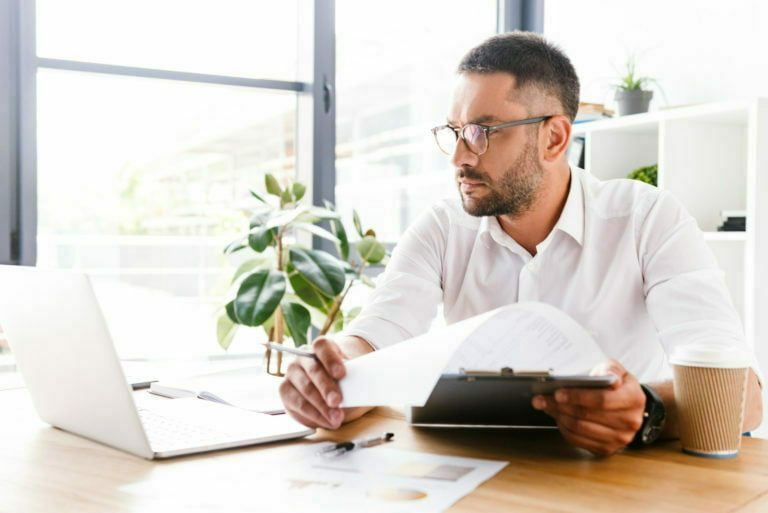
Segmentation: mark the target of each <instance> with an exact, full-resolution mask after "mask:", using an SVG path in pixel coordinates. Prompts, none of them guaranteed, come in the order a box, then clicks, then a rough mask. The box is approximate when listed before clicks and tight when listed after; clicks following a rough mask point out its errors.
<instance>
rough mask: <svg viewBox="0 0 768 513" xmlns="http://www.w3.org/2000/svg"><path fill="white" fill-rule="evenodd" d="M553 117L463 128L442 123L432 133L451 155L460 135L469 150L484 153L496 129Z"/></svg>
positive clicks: (443, 150) (439, 144)
mask: <svg viewBox="0 0 768 513" xmlns="http://www.w3.org/2000/svg"><path fill="white" fill-rule="evenodd" d="M551 117H553V116H542V117H538V118H529V119H523V120H521V121H513V122H511V123H504V124H502V125H496V126H487V125H479V124H477V123H468V124H466V125H464V126H463V127H461V128H454V127H452V126H450V125H440V126H436V127H435V128H433V129H432V134H433V135H434V136H435V142H437V146H438V147H439V148H440V151H442V152H443V153H445V154H446V155H451V154H452V153H453V151H454V150H455V149H456V143H457V142H459V137H461V138H462V139H463V140H464V143H465V144H466V145H467V148H469V151H471V152H472V153H474V154H475V155H482V154H483V153H485V152H486V151H488V145H489V142H488V141H489V139H488V137H489V136H490V135H491V134H492V133H493V132H495V131H496V130H501V129H502V128H509V127H511V126H517V125H530V124H533V123H541V122H542V121H546V120H548V119H549V118H551Z"/></svg>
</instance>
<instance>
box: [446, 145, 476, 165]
mask: <svg viewBox="0 0 768 513" xmlns="http://www.w3.org/2000/svg"><path fill="white" fill-rule="evenodd" d="M478 160H479V157H478V156H477V155H475V154H474V153H472V152H471V151H469V148H467V143H465V142H464V139H462V138H461V137H459V140H458V141H456V147H455V148H454V149H453V155H451V164H453V167H454V168H455V169H461V168H464V167H477V163H478Z"/></svg>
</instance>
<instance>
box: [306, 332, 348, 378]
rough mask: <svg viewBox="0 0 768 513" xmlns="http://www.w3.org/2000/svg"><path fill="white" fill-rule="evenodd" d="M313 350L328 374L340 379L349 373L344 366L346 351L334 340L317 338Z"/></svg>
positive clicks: (313, 343)
mask: <svg viewBox="0 0 768 513" xmlns="http://www.w3.org/2000/svg"><path fill="white" fill-rule="evenodd" d="M312 351H313V352H314V353H315V354H316V355H317V359H318V361H319V363H320V364H321V365H322V366H323V367H324V368H325V370H326V372H327V373H328V375H330V376H332V377H333V378H334V379H336V380H339V379H341V378H343V377H344V376H345V375H346V374H347V371H346V369H345V368H344V353H342V352H341V349H340V348H339V346H338V345H336V343H335V342H333V341H332V340H330V339H327V338H324V337H320V338H318V339H316V340H315V341H314V342H312Z"/></svg>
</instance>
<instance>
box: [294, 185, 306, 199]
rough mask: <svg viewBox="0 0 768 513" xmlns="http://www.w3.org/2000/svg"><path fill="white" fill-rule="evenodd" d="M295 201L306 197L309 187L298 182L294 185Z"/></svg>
mask: <svg viewBox="0 0 768 513" xmlns="http://www.w3.org/2000/svg"><path fill="white" fill-rule="evenodd" d="M292 189H293V201H300V200H301V198H303V197H304V194H305V193H306V192H307V186H306V185H304V184H302V183H299V182H296V183H294V184H293V187H292Z"/></svg>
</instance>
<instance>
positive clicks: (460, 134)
mask: <svg viewBox="0 0 768 513" xmlns="http://www.w3.org/2000/svg"><path fill="white" fill-rule="evenodd" d="M553 117H555V115H554V114H552V115H551V116H540V117H537V118H528V119H521V120H520V121H512V122H510V123H502V124H501V125H493V126H489V125H481V124H480V123H467V124H466V125H464V126H463V127H461V128H455V127H452V126H451V125H439V126H436V127H434V128H431V129H430V132H432V135H433V136H434V137H435V143H437V147H438V148H440V151H442V152H443V153H445V154H446V155H450V154H451V153H450V152H447V151H445V150H444V149H443V147H442V146H440V141H438V140H437V131H438V130H442V129H444V128H450V129H451V130H453V131H454V133H455V134H456V144H458V143H459V139H461V140H462V141H464V144H466V145H467V149H468V150H469V151H471V152H472V153H474V154H475V155H477V156H480V155H483V154H485V153H486V152H487V151H488V148H490V147H491V137H490V136H491V134H492V133H493V132H495V131H497V130H501V129H502V128H509V127H512V126H518V125H532V124H533V123H541V122H542V121H547V120H548V119H551V118H553ZM470 125H475V126H479V127H480V128H482V129H483V133H484V134H485V149H484V150H483V151H482V153H477V152H475V151H472V148H470V147H469V144H467V140H466V139H465V138H464V129H465V128H467V127H468V126H470Z"/></svg>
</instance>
